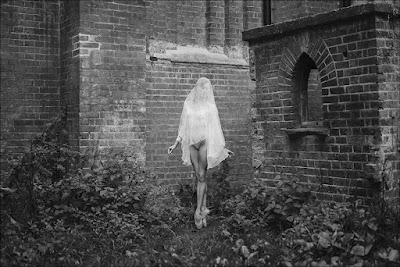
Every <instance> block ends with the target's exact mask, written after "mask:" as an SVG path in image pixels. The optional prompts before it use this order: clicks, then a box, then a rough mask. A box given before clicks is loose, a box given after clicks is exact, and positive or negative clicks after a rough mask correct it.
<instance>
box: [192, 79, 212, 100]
mask: <svg viewBox="0 0 400 267" xmlns="http://www.w3.org/2000/svg"><path fill="white" fill-rule="evenodd" d="M194 91H195V94H194V101H195V102H202V101H210V100H214V93H213V88H212V85H211V82H210V80H209V79H207V78H205V77H201V78H200V79H199V80H198V81H197V83H196V85H195V87H194Z"/></svg>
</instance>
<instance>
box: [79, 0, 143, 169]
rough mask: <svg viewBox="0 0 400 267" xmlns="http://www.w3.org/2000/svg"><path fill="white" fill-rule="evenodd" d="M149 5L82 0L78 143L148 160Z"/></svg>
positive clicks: (86, 148) (109, 153)
mask: <svg viewBox="0 0 400 267" xmlns="http://www.w3.org/2000/svg"><path fill="white" fill-rule="evenodd" d="M144 22H145V6H144V3H143V2H142V1H81V2H80V29H79V36H77V38H79V51H78V52H79V59H80V83H79V86H80V89H79V147H80V149H81V150H82V151H87V152H88V153H89V151H92V152H94V151H96V152H98V153H100V154H101V155H103V157H105V158H109V157H110V156H112V153H113V152H118V151H123V152H125V153H126V154H127V155H129V156H132V157H134V158H136V159H137V160H138V161H139V162H141V163H142V164H144V163H145V149H144V147H145V123H144V122H145V112H146V108H145V64H146V63H145V62H146V61H145V53H146V42H145V34H144V32H145V24H144Z"/></svg>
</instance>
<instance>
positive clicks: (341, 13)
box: [242, 3, 400, 42]
mask: <svg viewBox="0 0 400 267" xmlns="http://www.w3.org/2000/svg"><path fill="white" fill-rule="evenodd" d="M376 13H383V14H387V15H391V16H394V17H399V16H400V10H399V7H398V6H393V5H390V4H385V3H376V4H373V3H369V4H363V5H355V6H350V7H347V8H341V9H337V10H334V11H330V12H326V13H321V14H317V15H314V16H309V17H303V18H299V19H296V20H291V21H287V22H282V23H276V24H272V25H268V26H263V27H259V28H255V29H251V30H248V31H244V32H243V37H242V39H243V40H244V41H248V42H255V41H257V40H259V39H261V38H266V37H273V36H277V35H280V34H286V33H289V32H293V31H298V30H300V29H304V28H310V27H314V26H319V25H321V24H328V23H333V22H336V21H341V20H346V19H351V18H354V17H357V16H365V15H368V14H376Z"/></svg>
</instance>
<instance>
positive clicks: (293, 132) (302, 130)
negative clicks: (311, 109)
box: [281, 124, 329, 138]
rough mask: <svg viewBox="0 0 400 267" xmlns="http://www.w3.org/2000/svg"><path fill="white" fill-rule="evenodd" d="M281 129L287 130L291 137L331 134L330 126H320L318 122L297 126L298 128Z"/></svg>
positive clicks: (325, 135)
mask: <svg viewBox="0 0 400 267" xmlns="http://www.w3.org/2000/svg"><path fill="white" fill-rule="evenodd" d="M281 130H283V131H285V132H286V133H287V135H288V136H289V138H298V137H302V136H305V135H316V136H319V137H324V138H325V137H327V136H328V134H329V129H328V128H325V127H322V126H318V124H314V125H302V126H301V127H297V128H291V129H288V128H284V129H281Z"/></svg>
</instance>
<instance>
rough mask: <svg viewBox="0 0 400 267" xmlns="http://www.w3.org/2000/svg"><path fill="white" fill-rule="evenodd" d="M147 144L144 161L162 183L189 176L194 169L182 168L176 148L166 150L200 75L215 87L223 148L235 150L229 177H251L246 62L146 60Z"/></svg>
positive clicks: (175, 133) (176, 180) (174, 183)
mask: <svg viewBox="0 0 400 267" xmlns="http://www.w3.org/2000/svg"><path fill="white" fill-rule="evenodd" d="M147 69H148V72H147V77H146V81H147V85H148V87H147V90H146V95H147V100H146V112H147V122H148V124H147V128H146V130H147V132H146V134H147V139H146V140H147V145H146V156H147V158H146V161H147V163H148V166H149V167H151V168H152V169H153V170H154V171H155V172H156V173H157V174H158V175H159V177H160V179H162V180H163V181H164V182H166V183H170V184H172V185H178V184H179V183H180V182H184V180H185V179H190V178H191V177H192V175H193V170H192V168H190V167H185V166H184V165H183V164H182V160H181V151H180V148H177V149H176V151H175V152H174V153H173V154H172V155H168V154H167V149H168V147H169V146H170V145H172V144H173V143H174V141H175V139H176V137H177V134H178V126H179V120H180V114H181V111H182V108H183V102H184V100H185V98H186V95H187V94H188V93H189V92H190V90H191V89H192V88H193V86H194V84H195V83H196V81H197V79H198V78H200V77H202V76H204V77H207V78H209V79H210V80H211V83H212V84H213V85H214V94H215V98H216V104H217V108H218V110H219V115H220V119H221V125H222V129H223V132H224V135H225V139H226V144H227V148H229V149H231V150H232V151H234V152H235V154H236V155H235V157H233V158H232V160H231V167H232V170H231V175H232V177H234V178H236V179H237V180H239V182H240V180H241V179H242V181H243V179H248V177H250V176H251V158H250V155H251V145H250V141H251V140H250V136H249V128H248V124H249V119H250V118H249V108H250V101H249V97H250V94H249V90H250V88H251V84H250V81H249V76H248V70H247V67H246V66H238V67H229V66H221V65H220V66H219V65H211V64H209V65H200V64H190V65H189V64H183V63H173V62H161V63H157V62H156V63H149V64H148V66H147Z"/></svg>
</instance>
